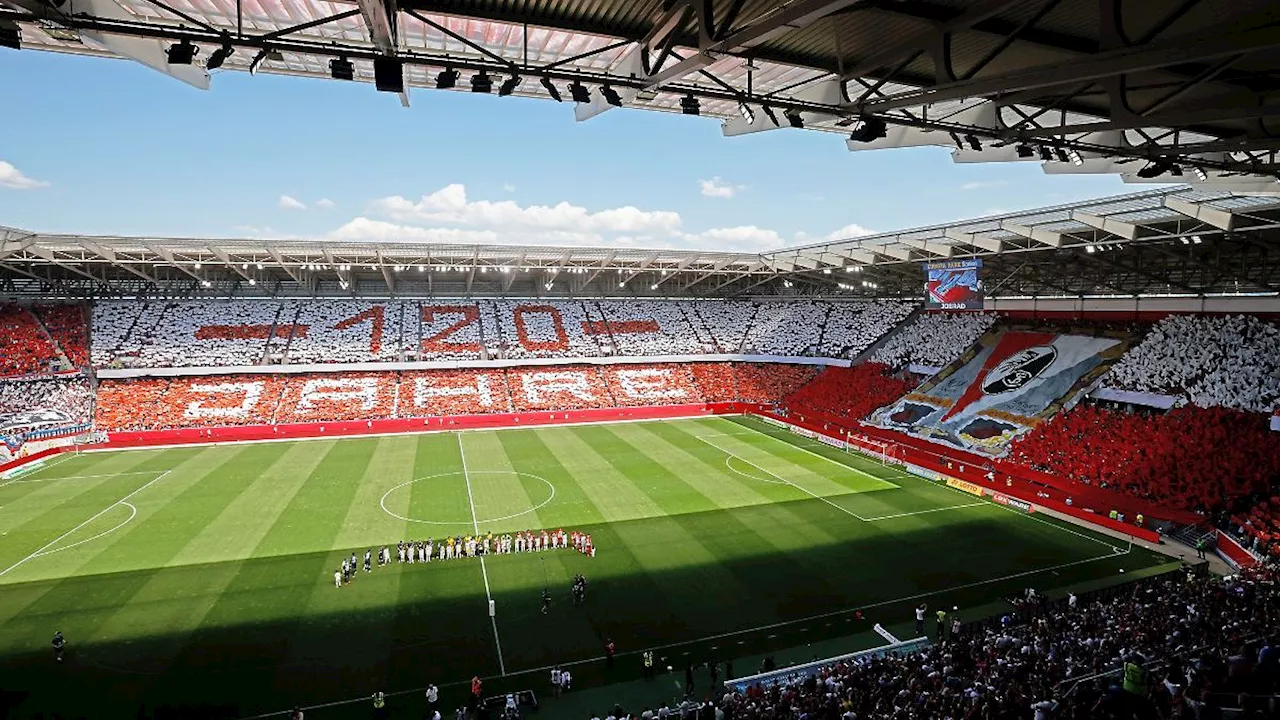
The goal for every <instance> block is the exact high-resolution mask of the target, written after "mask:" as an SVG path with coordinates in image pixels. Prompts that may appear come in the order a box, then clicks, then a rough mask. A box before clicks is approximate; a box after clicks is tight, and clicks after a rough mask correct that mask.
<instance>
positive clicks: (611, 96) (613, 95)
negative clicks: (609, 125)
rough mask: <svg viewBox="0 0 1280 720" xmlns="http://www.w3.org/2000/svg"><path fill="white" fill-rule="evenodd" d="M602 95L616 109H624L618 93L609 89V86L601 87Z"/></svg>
mask: <svg viewBox="0 0 1280 720" xmlns="http://www.w3.org/2000/svg"><path fill="white" fill-rule="evenodd" d="M600 94H601V95H603V96H604V101H605V102H607V103H609V104H610V105H612V106H614V107H622V98H620V97H618V91H617V90H614V89H613V88H611V87H609V85H608V84H605V85H601V86H600Z"/></svg>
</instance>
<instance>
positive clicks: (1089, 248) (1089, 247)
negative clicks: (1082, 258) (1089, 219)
mask: <svg viewBox="0 0 1280 720" xmlns="http://www.w3.org/2000/svg"><path fill="white" fill-rule="evenodd" d="M1084 251H1085V252H1087V253H1089V254H1091V255H1092V254H1093V253H1095V252H1097V251H1098V248H1096V247H1094V246H1092V245H1085V246H1084Z"/></svg>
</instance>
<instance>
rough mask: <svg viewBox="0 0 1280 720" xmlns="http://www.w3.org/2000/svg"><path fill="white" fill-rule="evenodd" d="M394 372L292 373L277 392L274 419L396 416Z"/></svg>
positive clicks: (395, 379)
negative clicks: (280, 392) (278, 394)
mask: <svg viewBox="0 0 1280 720" xmlns="http://www.w3.org/2000/svg"><path fill="white" fill-rule="evenodd" d="M399 380H400V377H399V375H397V374H396V373H354V372H342V373H324V374H314V375H291V376H289V381H288V382H287V383H286V384H285V386H284V391H283V393H282V394H281V396H280V405H279V407H278V408H277V410H276V414H275V422H277V423H305V422H327V421H333V420H382V419H385V418H391V417H396V399H397V397H398V395H399V389H400V383H399Z"/></svg>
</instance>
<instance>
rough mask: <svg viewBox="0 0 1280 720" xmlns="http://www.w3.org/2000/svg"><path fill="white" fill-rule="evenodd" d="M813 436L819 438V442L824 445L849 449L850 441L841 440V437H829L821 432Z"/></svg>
mask: <svg viewBox="0 0 1280 720" xmlns="http://www.w3.org/2000/svg"><path fill="white" fill-rule="evenodd" d="M813 437H814V439H815V440H817V441H818V442H820V443H822V444H824V445H830V446H831V447H833V448H839V449H841V450H848V449H849V443H847V442H845V441H844V440H841V439H840V438H833V437H829V436H827V435H823V434H821V433H814V435H813Z"/></svg>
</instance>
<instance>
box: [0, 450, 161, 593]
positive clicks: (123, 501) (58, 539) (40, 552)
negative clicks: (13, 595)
mask: <svg viewBox="0 0 1280 720" xmlns="http://www.w3.org/2000/svg"><path fill="white" fill-rule="evenodd" d="M171 472H173V471H172V470H165V471H164V472H162V473H160V474H159V475H157V476H156V477H154V478H152V479H151V480H149V481H147V483H146V484H145V485H143V486H142V487H140V488H138V489H137V490H134V491H133V492H131V493H129V494H128V495H125V496H124V497H122V498H120V499H119V500H117V501H115V502H113V503H111V504H110V505H108V506H106V507H105V508H103V509H102V510H100V511H98V513H97V514H96V515H94V516H93V517H91V518H89V519H88V520H85V521H84V522H82V523H80V524H79V525H77V526H75V527H73V528H71V529H70V530H68V531H66V532H64V533H62V534H61V535H59V536H58V537H56V538H54V539H53V540H51V541H49V542H48V543H46V544H45V545H44V546H43V547H41V548H40V549H39V550H36V551H35V552H33V553H31V554H30V555H28V556H26V557H24V558H22V559H21V560H19V561H18V562H16V563H14V564H12V565H10V566H9V567H7V568H5V569H4V570H0V577H3V576H4V575H6V574H8V573H9V571H11V570H14V569H15V568H18V567H20V566H21V565H23V564H24V563H26V562H27V561H29V560H32V559H34V558H38V557H40V556H41V555H48V554H49V553H48V552H45V551H46V550H48V549H49V548H50V547H53V546H54V545H57V544H58V543H59V542H61V541H62V540H63V539H64V538H66V537H67V536H69V535H71V534H73V533H75V531H77V530H79V529H80V528H82V527H84V526H85V525H88V524H89V523H91V522H93V521H94V520H97V519H98V518H100V517H102V516H103V515H105V514H107V511H108V510H111V508H114V507H115V506H117V505H129V503H128V502H127V501H128V499H129V498H131V497H133V496H134V495H137V494H138V493H140V492H142V491H143V490H146V489H147V488H149V487H151V486H152V485H154V484H155V483H157V482H159V481H161V480H163V479H164V478H165V477H166V476H168V475H169V473H171ZM130 507H133V506H132V505H130ZM134 512H135V513H136V512H137V509H136V508H135V509H134ZM129 519H130V520H132V519H133V517H132V516H130V518H129ZM117 529H119V526H117V527H116V528H112V530H113V531H114V530H117ZM103 534H106V533H103ZM97 537H101V535H98V536H97ZM90 539H93V538H90ZM77 544H79V543H77ZM63 549H65V548H63ZM53 552H56V551H53Z"/></svg>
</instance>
